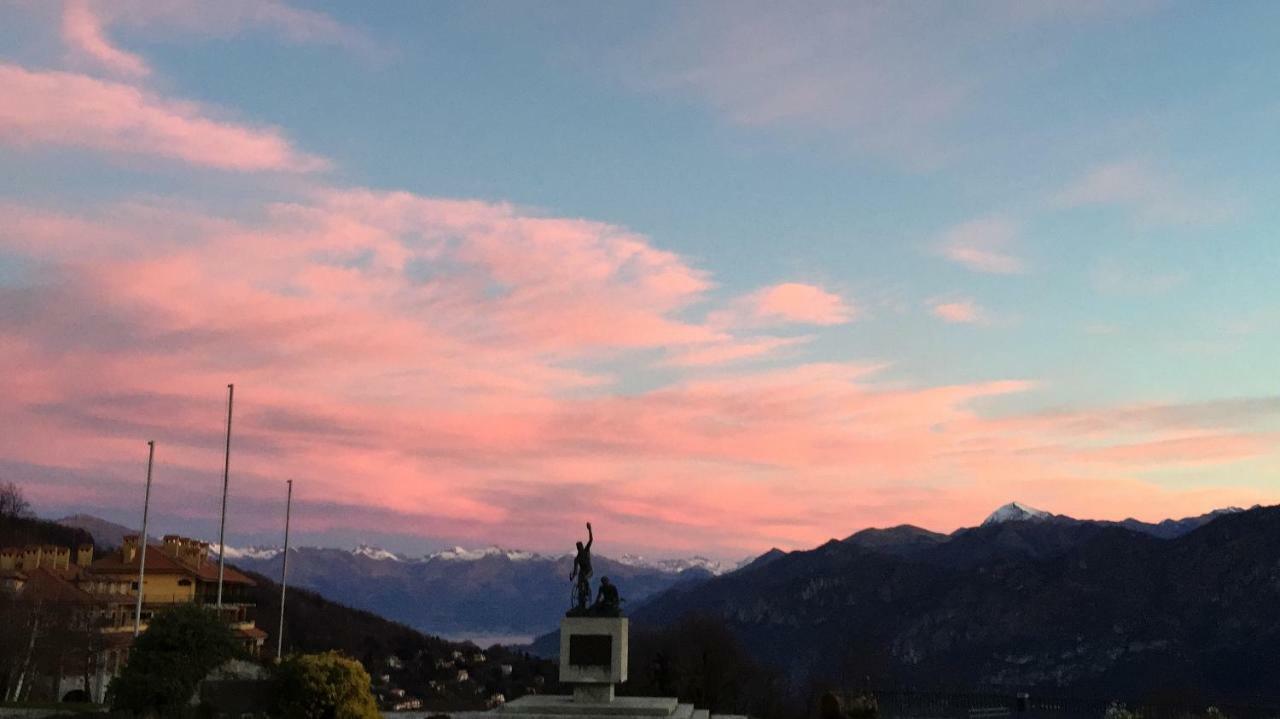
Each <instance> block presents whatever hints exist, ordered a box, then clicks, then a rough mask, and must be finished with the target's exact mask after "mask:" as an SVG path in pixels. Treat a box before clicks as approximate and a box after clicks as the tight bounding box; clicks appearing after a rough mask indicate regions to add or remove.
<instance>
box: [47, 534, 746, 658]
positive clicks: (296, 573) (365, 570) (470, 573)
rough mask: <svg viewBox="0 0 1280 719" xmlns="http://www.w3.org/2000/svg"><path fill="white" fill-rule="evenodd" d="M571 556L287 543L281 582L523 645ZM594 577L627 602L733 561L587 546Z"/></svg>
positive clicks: (438, 628) (565, 594)
mask: <svg viewBox="0 0 1280 719" xmlns="http://www.w3.org/2000/svg"><path fill="white" fill-rule="evenodd" d="M58 521H59V523H61V524H63V525H66V526H69V527H75V528H77V529H84V530H86V531H88V532H90V533H91V534H93V536H94V537H95V538H99V539H98V540H97V541H98V542H99V543H101V544H111V545H114V544H119V543H120V542H121V540H122V538H123V537H124V535H126V534H130V533H134V532H135V530H130V529H129V528H127V527H124V526H122V525H119V524H115V523H112V522H108V521H106V520H103V519H100V518H98V517H94V516H92V515H86V514H78V515H72V516H69V517H64V518H62V519H61V520H58ZM281 555H282V552H281V549H280V548H278V547H248V548H236V547H231V546H228V547H227V561H228V562H229V563H231V564H234V565H235V566H236V567H238V568H240V569H243V570H247V571H252V572H257V573H259V574H262V575H265V576H269V577H278V576H280V565H281V560H282V556H281ZM572 561H573V558H572V555H569V554H565V555H559V556H554V555H546V554H538V553H535V552H526V551H521V550H510V549H501V548H498V547H487V548H482V549H463V548H461V547H454V548H453V549H449V550H444V551H440V552H433V553H430V554H426V555H423V556H419V557H410V556H406V555H404V554H401V553H396V552H391V551H388V550H386V549H382V548H379V547H370V546H364V545H362V546H359V547H356V548H354V549H335V548H329V547H291V548H290V549H289V583H290V584H291V585H294V586H300V587H306V588H308V589H311V590H313V591H316V592H318V593H320V594H321V595H323V596H325V597H327V598H329V599H331V600H333V601H336V602H340V603H342V604H345V605H348V606H352V607H356V608H358V609H364V610H367V611H371V612H374V613H376V614H378V615H380V616H383V617H386V618H388V619H391V620H394V621H398V622H402V623H404V624H407V625H408V626H411V627H413V628H415V629H417V630H419V631H422V632H427V633H429V634H434V635H439V636H444V637H452V638H458V639H471V640H474V641H476V642H477V643H478V644H481V645H488V644H489V643H491V642H499V641H500V642H503V643H517V644H523V643H527V642H528V641H530V640H531V639H532V637H534V636H536V635H537V634H539V633H541V632H543V631H545V630H546V629H547V628H548V627H552V626H555V624H556V622H557V621H558V617H560V616H562V615H563V614H564V610H565V609H567V608H568V606H569V601H570V596H569V590H570V584H569V581H568V577H569V572H570V569H571V568H572ZM593 564H594V569H595V574H596V576H597V577H602V576H608V577H610V578H611V579H613V580H614V581H616V582H617V583H618V584H619V585H620V586H622V587H624V588H625V591H626V594H625V596H626V598H627V600H628V601H629V602H630V603H632V604H634V603H636V602H640V601H644V600H645V599H647V598H649V597H651V596H653V595H655V594H657V593H659V592H661V591H663V590H665V589H668V588H670V587H673V586H676V585H678V584H681V583H686V582H693V583H696V582H699V581H703V580H706V579H709V578H710V577H712V576H715V575H717V574H722V573H724V572H726V571H729V570H731V569H733V568H735V567H736V566H737V565H736V564H730V563H725V562H719V561H716V560H711V559H706V558H704V557H690V558H679V559H657V560H652V559H647V558H645V557H641V556H637V555H631V554H624V555H622V556H621V557H619V558H617V559H613V558H609V557H605V556H601V555H599V554H596V555H595V556H594V557H593Z"/></svg>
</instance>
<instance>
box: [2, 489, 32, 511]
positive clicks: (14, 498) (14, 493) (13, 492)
mask: <svg viewBox="0 0 1280 719" xmlns="http://www.w3.org/2000/svg"><path fill="white" fill-rule="evenodd" d="M31 516H33V515H32V514H31V503H30V502H28V501H27V498H26V496H25V495H24V494H23V493H22V488H21V487H19V486H18V485H16V484H14V483H13V482H0V518H8V517H22V518H26V517H31Z"/></svg>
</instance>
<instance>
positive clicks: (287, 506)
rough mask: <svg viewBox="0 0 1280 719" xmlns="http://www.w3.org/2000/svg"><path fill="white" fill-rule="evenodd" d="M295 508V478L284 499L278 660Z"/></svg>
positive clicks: (277, 634) (282, 640)
mask: <svg viewBox="0 0 1280 719" xmlns="http://www.w3.org/2000/svg"><path fill="white" fill-rule="evenodd" d="M292 509H293V480H292V479H291V480H289V493H288V495H287V496H286V499H285V501H284V560H283V561H281V563H280V628H279V629H278V630H277V631H276V661H280V658H281V653H282V652H283V651H284V590H285V582H286V581H287V580H288V578H289V514H290V512H291V511H292Z"/></svg>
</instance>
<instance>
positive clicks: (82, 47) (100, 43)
mask: <svg viewBox="0 0 1280 719" xmlns="http://www.w3.org/2000/svg"><path fill="white" fill-rule="evenodd" d="M62 39H63V42H65V43H66V44H67V45H68V46H69V47H70V48H72V49H73V50H75V51H76V52H79V53H83V54H84V55H85V56H87V57H89V58H91V59H92V60H94V61H96V62H98V63H99V64H101V65H102V66H104V67H106V68H107V69H108V70H110V71H111V72H114V73H117V74H120V75H124V76H126V77H135V78H136V77H145V76H147V75H149V74H150V73H151V68H150V67H148V66H147V63H146V61H145V60H143V59H142V58H141V57H139V56H137V55H135V54H133V53H131V52H128V51H126V50H122V49H120V48H118V47H116V46H115V45H113V44H111V41H109V40H108V39H107V37H106V35H105V34H104V33H103V28H102V21H101V19H100V18H99V17H98V16H97V15H95V14H94V12H93V10H92V9H91V8H90V6H89V2H88V0H68V2H67V3H66V5H64V6H63V11H62Z"/></svg>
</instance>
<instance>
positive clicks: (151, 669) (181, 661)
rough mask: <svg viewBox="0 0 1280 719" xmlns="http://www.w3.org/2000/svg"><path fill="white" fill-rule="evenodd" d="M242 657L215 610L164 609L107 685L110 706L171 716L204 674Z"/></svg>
mask: <svg viewBox="0 0 1280 719" xmlns="http://www.w3.org/2000/svg"><path fill="white" fill-rule="evenodd" d="M240 654H241V651H240V647H239V645H238V644H237V643H236V639H235V636H234V635H233V634H232V633H231V630H230V629H229V628H228V627H227V625H225V624H223V623H222V622H221V621H220V620H219V619H218V617H217V615H215V614H214V613H213V612H211V611H209V610H207V609H205V608H203V607H200V606H198V605H195V604H179V605H176V606H174V607H173V608H171V609H166V610H165V611H163V612H160V613H159V614H157V615H156V616H155V618H154V619H152V620H151V623H150V625H149V626H148V628H147V631H145V632H143V633H142V636H140V637H138V639H137V641H135V642H134V644H133V649H132V650H131V651H130V652H129V662H128V664H126V665H125V667H124V671H123V672H121V674H120V676H118V677H116V678H115V679H114V680H113V681H112V682H111V686H110V687H109V689H108V699H109V701H110V703H111V708H112V709H115V710H123V711H130V712H133V713H135V714H141V713H145V712H158V713H159V714H161V715H162V716H168V715H171V714H174V713H176V712H177V711H178V710H179V709H180V708H181V707H183V706H185V705H186V704H187V702H188V701H189V700H190V699H191V695H192V694H193V693H194V692H195V689H196V685H197V684H199V682H200V680H201V679H203V678H204V677H205V675H206V674H208V673H209V672H210V671H212V670H213V669H214V668H215V667H218V666H220V665H221V664H223V663H224V662H226V661H227V660H228V659H233V658H235V657H237V656H240Z"/></svg>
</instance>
